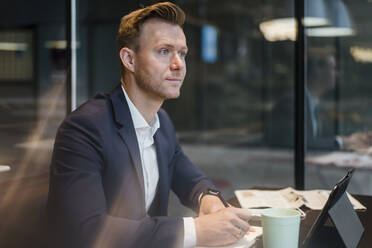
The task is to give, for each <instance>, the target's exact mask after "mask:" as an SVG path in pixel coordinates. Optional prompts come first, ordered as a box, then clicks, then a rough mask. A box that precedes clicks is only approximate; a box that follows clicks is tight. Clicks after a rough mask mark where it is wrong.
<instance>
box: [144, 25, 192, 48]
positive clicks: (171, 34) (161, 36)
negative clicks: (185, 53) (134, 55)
mask: <svg viewBox="0 0 372 248" xmlns="http://www.w3.org/2000/svg"><path fill="white" fill-rule="evenodd" d="M140 40H141V42H146V41H149V40H152V42H154V43H156V44H159V43H161V44H164V45H170V46H174V45H175V43H177V45H179V46H183V47H184V48H186V49H187V45H186V37H185V34H184V32H183V29H182V28H181V27H180V26H179V25H178V24H173V23H170V22H167V21H164V20H161V19H159V18H151V19H149V20H147V21H146V22H145V23H144V24H143V26H142V28H141V33H140ZM154 45H155V44H154Z"/></svg>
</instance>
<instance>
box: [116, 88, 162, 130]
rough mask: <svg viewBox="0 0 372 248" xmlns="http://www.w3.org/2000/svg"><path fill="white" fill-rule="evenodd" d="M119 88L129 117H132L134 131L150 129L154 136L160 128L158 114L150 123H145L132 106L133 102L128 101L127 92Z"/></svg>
mask: <svg viewBox="0 0 372 248" xmlns="http://www.w3.org/2000/svg"><path fill="white" fill-rule="evenodd" d="M121 88H122V90H123V93H124V96H125V99H126V100H127V103H128V106H129V111H130V115H131V116H132V120H133V125H134V128H135V129H140V128H151V131H152V135H154V134H155V132H156V130H157V129H158V128H159V127H160V122H159V117H158V114H157V113H156V114H155V117H154V118H153V119H152V120H151V121H150V123H147V121H146V120H145V118H144V117H143V115H142V114H141V113H140V112H139V110H138V109H137V108H136V106H135V105H134V104H133V102H132V101H131V100H130V98H129V96H128V94H127V92H126V91H125V89H124V87H123V85H121Z"/></svg>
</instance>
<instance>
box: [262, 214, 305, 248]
mask: <svg viewBox="0 0 372 248" xmlns="http://www.w3.org/2000/svg"><path fill="white" fill-rule="evenodd" d="M300 215H301V213H300V212H299V211H297V210H294V209H287V208H268V209H264V211H261V222H262V227H263V243H264V248H298V237H299V231H300Z"/></svg>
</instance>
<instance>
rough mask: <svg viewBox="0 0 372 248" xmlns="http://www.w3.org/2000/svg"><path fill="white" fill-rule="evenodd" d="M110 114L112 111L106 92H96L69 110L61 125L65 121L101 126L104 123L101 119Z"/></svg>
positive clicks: (106, 117)
mask: <svg viewBox="0 0 372 248" xmlns="http://www.w3.org/2000/svg"><path fill="white" fill-rule="evenodd" d="M110 115H112V113H111V108H110V101H109V100H108V96H107V95H106V94H97V95H96V96H94V97H93V98H91V99H89V100H88V101H86V102H85V103H83V104H82V105H81V106H79V107H78V108H77V109H76V110H74V111H73V112H71V113H70V114H69V115H68V116H67V117H66V119H65V120H64V121H63V123H62V125H64V124H67V123H80V124H84V123H85V124H87V123H90V124H93V125H97V126H101V125H102V123H104V122H103V121H104V120H107V119H108V118H109V116H110Z"/></svg>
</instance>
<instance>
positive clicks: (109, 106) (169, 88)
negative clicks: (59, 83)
mask: <svg viewBox="0 0 372 248" xmlns="http://www.w3.org/2000/svg"><path fill="white" fill-rule="evenodd" d="M184 19H185V16H184V13H183V11H182V10H181V9H180V8H179V7H178V6H176V5H174V4H172V3H168V2H166V3H158V4H155V5H152V6H149V7H147V8H144V9H140V10H137V11H134V12H132V13H130V14H128V15H126V16H124V17H123V18H122V21H121V24H120V27H119V31H118V38H117V40H118V46H119V55H120V60H121V62H122V72H121V85H118V86H117V87H116V88H115V89H114V90H113V91H112V92H111V93H110V94H107V95H102V94H99V95H97V96H96V97H94V98H93V99H90V100H89V101H88V102H86V103H85V104H83V105H82V106H80V107H79V108H78V109H77V110H76V111H74V112H72V113H71V114H70V115H69V116H68V117H67V118H66V119H65V120H64V122H63V123H62V124H61V126H60V128H59V130H58V133H57V136H56V141H55V145H54V151H53V158H52V163H51V176H50V191H49V198H48V213H49V224H50V226H51V231H52V232H51V233H52V235H51V238H50V240H51V244H50V245H51V247H79V248H81V247H136V248H138V247H139V248H140V247H162V248H167V247H193V246H195V245H198V246H218V245H226V244H231V243H234V242H236V241H237V240H239V239H241V238H242V237H243V236H244V234H245V233H246V232H247V231H248V230H249V224H248V220H249V218H250V213H249V211H247V210H243V209H237V208H233V207H228V208H225V206H224V204H223V203H222V202H221V200H220V198H219V197H217V196H216V195H213V192H211V191H210V189H215V187H214V185H213V184H212V183H211V182H210V181H209V180H208V179H207V178H206V177H205V176H204V175H203V174H202V173H201V172H200V171H199V170H198V169H197V168H196V167H195V166H194V165H193V164H192V163H191V162H190V161H189V159H188V158H187V157H186V156H185V155H184V153H183V151H182V149H181V148H180V146H179V144H178V141H177V138H176V135H175V131H174V128H173V125H172V123H171V121H170V119H169V117H168V116H167V114H166V113H165V111H164V110H161V109H160V107H161V105H162V103H163V101H164V100H165V99H170V98H177V97H178V96H179V94H180V88H181V85H182V83H183V80H184V77H185V74H186V64H185V56H186V53H187V45H186V38H185V35H184V33H183V30H182V24H183V23H184ZM170 189H172V190H173V191H174V192H175V193H176V195H177V196H178V197H179V199H180V200H181V202H182V203H183V204H184V205H186V206H188V207H190V208H192V209H194V210H195V211H197V212H198V213H199V216H198V217H197V218H194V219H193V218H178V217H167V216H166V215H167V205H168V197H169V191H170ZM208 193H211V194H208Z"/></svg>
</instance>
